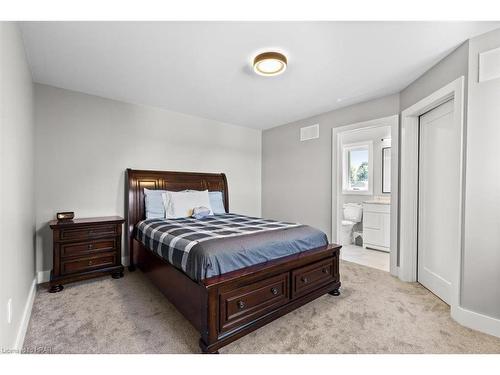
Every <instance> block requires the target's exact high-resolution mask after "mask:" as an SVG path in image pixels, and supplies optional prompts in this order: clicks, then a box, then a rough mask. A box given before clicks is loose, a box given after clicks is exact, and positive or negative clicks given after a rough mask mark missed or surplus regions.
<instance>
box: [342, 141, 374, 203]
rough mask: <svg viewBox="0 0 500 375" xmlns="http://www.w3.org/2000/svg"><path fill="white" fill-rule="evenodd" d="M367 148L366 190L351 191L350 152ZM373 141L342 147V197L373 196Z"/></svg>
mask: <svg viewBox="0 0 500 375" xmlns="http://www.w3.org/2000/svg"><path fill="white" fill-rule="evenodd" d="M360 148H368V189H367V190H351V189H349V188H348V186H349V183H348V181H349V173H348V171H349V165H348V164H349V158H348V154H349V152H350V151H352V150H356V149H360ZM373 174H374V170H373V141H363V142H356V143H349V144H344V145H342V194H344V195H373Z"/></svg>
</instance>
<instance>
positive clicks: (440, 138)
mask: <svg viewBox="0 0 500 375" xmlns="http://www.w3.org/2000/svg"><path fill="white" fill-rule="evenodd" d="M453 116H454V108H453V100H450V101H448V102H446V103H444V104H441V105H440V106H438V107H436V108H434V109H433V110H431V111H429V112H427V113H425V114H424V115H422V116H420V146H419V147H420V151H419V203H418V204H419V220H418V281H419V282H420V283H421V284H422V285H423V286H425V287H426V288H427V289H429V290H430V291H431V292H433V293H434V294H436V295H437V296H438V297H439V298H441V299H442V300H443V301H445V302H447V303H448V304H449V303H450V300H451V293H452V288H451V280H452V279H453V273H452V272H453V269H452V265H453V264H455V262H454V261H451V260H452V259H453V258H452V257H456V254H457V247H458V246H459V244H460V241H459V233H460V232H459V219H458V216H459V213H460V202H459V199H460V189H461V186H460V165H461V164H460V129H459V128H458V126H457V125H456V123H454V121H453Z"/></svg>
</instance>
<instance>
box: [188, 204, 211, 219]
mask: <svg viewBox="0 0 500 375" xmlns="http://www.w3.org/2000/svg"><path fill="white" fill-rule="evenodd" d="M191 216H192V217H194V218H195V219H203V218H204V217H207V216H210V208H208V207H195V208H193V214H192V215H191Z"/></svg>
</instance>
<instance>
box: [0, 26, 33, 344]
mask: <svg viewBox="0 0 500 375" xmlns="http://www.w3.org/2000/svg"><path fill="white" fill-rule="evenodd" d="M0 56H1V59H0V155H1V157H0V257H1V258H0V267H1V268H0V278H1V279H0V328H1V335H0V347H2V348H5V349H12V348H13V347H14V343H15V340H16V336H17V333H18V331H19V328H20V324H21V318H22V315H23V311H24V308H25V306H26V303H27V299H28V296H29V292H30V288H31V286H32V285H33V280H34V277H35V250H34V235H35V215H34V210H35V203H34V186H35V184H34V134H35V129H34V121H33V84H32V80H31V73H30V71H29V68H28V65H27V62H26V57H25V53H24V47H23V42H22V39H21V33H20V31H19V28H18V25H17V24H16V23H12V22H0ZM9 298H12V323H11V324H7V316H6V315H7V301H8V299H9Z"/></svg>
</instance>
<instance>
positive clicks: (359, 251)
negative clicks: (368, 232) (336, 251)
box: [340, 244, 390, 272]
mask: <svg viewBox="0 0 500 375" xmlns="http://www.w3.org/2000/svg"><path fill="white" fill-rule="evenodd" d="M389 256H390V255H389V253H386V252H384V251H378V250H371V249H364V248H363V247H361V246H356V245H352V244H351V245H342V249H341V250H340V258H341V259H343V260H346V261H348V262H353V263H358V264H361V265H363V266H368V267H372V268H377V269H379V270H382V271H387V272H389V264H390V263H389Z"/></svg>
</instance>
